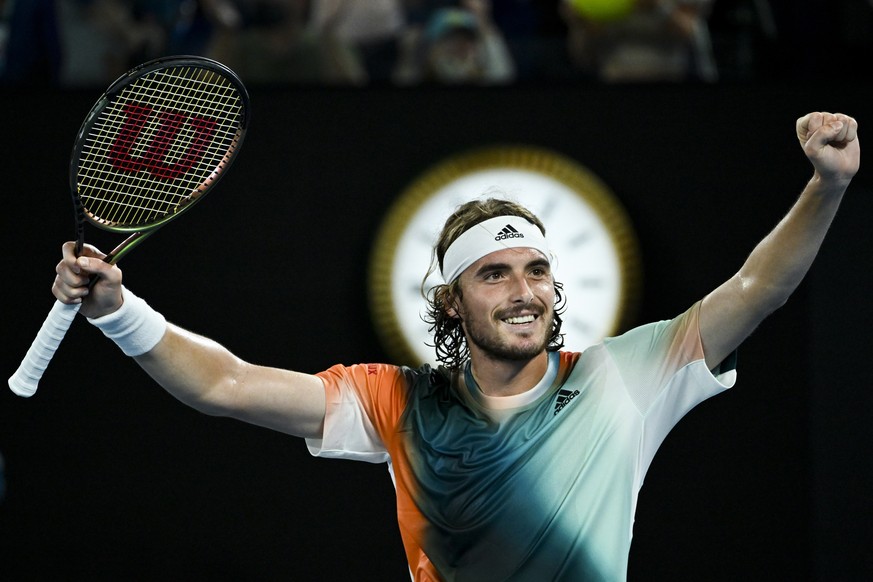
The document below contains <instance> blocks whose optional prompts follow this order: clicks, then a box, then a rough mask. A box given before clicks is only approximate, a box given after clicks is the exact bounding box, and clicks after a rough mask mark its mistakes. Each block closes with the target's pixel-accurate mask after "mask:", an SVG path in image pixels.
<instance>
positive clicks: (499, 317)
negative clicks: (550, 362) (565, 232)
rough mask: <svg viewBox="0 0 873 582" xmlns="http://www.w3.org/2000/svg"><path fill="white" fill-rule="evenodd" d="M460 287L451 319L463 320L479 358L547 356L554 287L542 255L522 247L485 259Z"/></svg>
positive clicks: (473, 352) (463, 276) (463, 278)
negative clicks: (545, 353)
mask: <svg viewBox="0 0 873 582" xmlns="http://www.w3.org/2000/svg"><path fill="white" fill-rule="evenodd" d="M459 284H460V290H461V293H460V297H459V298H457V299H456V302H455V308H454V309H453V310H451V311H452V312H453V313H450V315H456V316H458V317H459V318H460V319H461V325H462V327H463V329H464V334H465V336H466V338H467V344H468V345H469V347H470V355H471V356H472V357H473V358H474V359H476V358H488V359H492V360H511V361H523V360H530V359H532V358H534V357H536V356H538V355H540V354H542V353H544V352H545V349H546V346H547V345H548V341H549V335H550V333H551V330H552V321H553V318H554V305H555V285H554V279H553V277H552V272H551V269H550V266H549V261H548V259H547V258H546V257H545V256H544V255H543V254H542V253H541V252H540V251H537V250H535V249H531V248H527V247H521V248H511V249H504V250H501V251H495V252H493V253H490V254H488V255H485V256H484V257H482V258H481V259H479V260H478V261H476V262H475V263H473V264H472V265H470V266H469V267H468V268H467V269H466V270H465V271H464V272H463V273H462V274H461V276H460V279H459Z"/></svg>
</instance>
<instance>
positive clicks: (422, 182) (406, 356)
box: [370, 147, 639, 366]
mask: <svg viewBox="0 0 873 582" xmlns="http://www.w3.org/2000/svg"><path fill="white" fill-rule="evenodd" d="M487 197H498V198H508V199H510V200H513V201H516V202H519V203H521V204H522V205H524V206H526V207H527V208H528V209H530V210H531V211H532V212H533V213H534V214H536V215H537V216H538V217H539V218H540V220H541V221H542V222H543V224H544V225H545V227H546V239H547V241H548V243H549V246H550V248H551V249H552V253H553V255H554V256H555V261H554V263H553V272H554V276H555V280H556V281H558V282H560V283H563V285H564V291H563V293H564V297H565V300H566V303H567V307H566V310H565V311H564V314H563V316H562V317H563V320H564V324H563V327H562V333H564V334H565V335H564V343H565V349H568V350H572V351H581V350H583V349H585V348H586V347H588V346H590V345H592V344H594V343H596V342H598V341H599V340H600V339H602V338H603V337H605V336H608V335H612V334H614V333H615V332H617V331H618V330H619V329H620V327H621V326H622V325H623V324H624V323H626V321H627V318H628V316H629V311H630V309H631V306H632V304H633V303H635V301H636V298H637V297H636V295H637V290H638V283H639V260H638V252H637V247H636V238H635V237H634V235H633V230H632V228H631V226H630V223H629V222H628V219H627V217H626V216H625V214H624V211H623V209H622V207H621V205H620V204H619V203H618V201H617V200H616V199H615V197H614V196H613V195H612V194H611V192H610V191H609V190H608V189H607V188H606V186H605V185H603V183H602V182H600V180H598V179H597V178H596V177H595V176H593V174H591V173H590V172H589V171H588V170H587V169H585V168H584V167H582V166H581V165H579V164H577V163H575V162H573V161H571V160H569V159H567V158H565V157H563V156H561V155H559V154H556V153H554V152H550V151H547V150H541V149H535V148H518V147H503V148H500V147H498V148H491V149H487V150H477V151H475V152H471V153H469V154H466V155H461V156H458V157H456V158H452V159H450V160H448V161H446V162H444V163H443V164H439V165H437V166H435V167H434V168H433V169H432V170H431V171H430V172H428V173H426V174H425V175H424V176H422V177H421V178H420V179H419V180H417V181H416V182H414V183H413V184H412V186H410V188H408V189H407V190H406V191H405V192H404V193H403V194H402V195H401V196H400V198H399V199H398V200H397V202H396V203H395V205H394V207H393V208H392V209H391V210H390V211H389V213H388V215H387V217H386V220H385V222H384V224H383V227H382V229H381V231H380V234H379V236H378V238H377V241H376V245H375V247H374V251H373V255H372V263H371V270H370V273H371V285H370V293H371V297H370V300H371V307H372V310H373V315H374V321H375V324H376V326H377V331H378V333H379V335H380V337H381V339H382V341H383V343H384V345H385V348H386V349H387V351H388V352H389V354H390V355H391V356H392V357H393V358H394V360H395V361H396V362H397V363H399V364H406V365H412V366H415V365H418V364H421V363H424V362H427V363H430V364H435V363H436V360H435V356H434V349H433V347H432V346H430V345H428V344H432V336H431V333H430V332H429V330H428V326H427V324H426V323H425V322H424V321H422V316H423V315H424V314H425V312H426V302H425V300H424V298H423V297H422V294H421V290H422V279H423V278H424V276H425V274H426V273H427V271H428V269H429V267H430V264H431V254H432V249H433V246H434V244H435V242H436V240H437V237H438V236H439V232H440V230H441V229H442V226H443V223H444V222H445V220H446V218H447V217H448V216H449V215H450V214H451V213H452V212H453V211H454V209H455V208H456V207H457V206H458V205H460V204H463V203H464V202H467V201H469V200H472V199H475V198H487ZM442 282H443V281H442V277H441V276H440V275H439V273H438V272H437V273H435V274H433V275H431V276H429V277H428V279H427V281H426V282H425V289H429V288H431V287H433V286H435V285H437V284H440V283H442Z"/></svg>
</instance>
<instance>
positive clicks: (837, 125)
mask: <svg viewBox="0 0 873 582" xmlns="http://www.w3.org/2000/svg"><path fill="white" fill-rule="evenodd" d="M814 136H815V138H816V139H815V142H814V143H813V144H810V145H811V146H812V147H813V148H814V149H821V148H822V147H824V146H826V145H828V144H829V143H836V144H845V143H847V142H851V141H853V140H855V139H857V137H858V122H857V121H856V120H855V119H854V118H853V117H851V116H849V115H845V114H843V113H829V112H827V111H824V112H814V113H809V114H807V115H804V116H803V117H801V118H800V119H798V120H797V137H798V139H799V140H800V141H801V143H802V144H804V145H806V143H807V142H808V141H809V140H810V139H811V138H813V137H814Z"/></svg>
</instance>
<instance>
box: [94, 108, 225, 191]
mask: <svg viewBox="0 0 873 582" xmlns="http://www.w3.org/2000/svg"><path fill="white" fill-rule="evenodd" d="M151 115H152V108H151V107H149V106H148V105H141V104H139V103H128V104H126V105H125V106H124V116H125V117H124V125H122V127H121V130H120V131H119V132H118V136H117V137H116V138H115V142H113V144H112V147H111V148H110V149H109V154H108V155H107V157H108V158H109V161H110V162H111V163H112V167H113V168H115V169H116V170H118V171H119V172H127V173H138V172H142V171H147V172H149V173H150V174H151V175H152V176H154V177H155V178H158V179H161V180H175V179H176V178H179V177H180V176H183V175H185V174H186V173H187V172H188V170H190V169H191V168H192V167H193V166H194V164H196V163H197V162H198V161H199V160H200V158H202V157H203V154H204V152H205V151H206V148H207V147H208V146H209V143H210V142H211V141H212V137H213V136H214V135H215V124H216V121H215V120H214V119H212V118H209V117H197V116H193V115H192V116H191V117H187V116H186V115H184V114H182V113H177V112H173V111H160V112H158V122H159V126H158V130H157V131H156V132H155V134H154V136H153V137H152V141H151V143H149V145H148V148H147V149H146V150H145V152H144V153H143V154H142V155H141V156H133V155H131V153H130V151H131V149H132V148H133V146H134V144H135V143H136V141H137V139H138V138H139V136H140V133H142V130H143V127H145V124H146V122H147V121H148V120H149V117H151ZM186 122H187V123H188V125H189V126H190V127H191V131H192V132H193V136H192V137H191V142H190V144H189V145H188V148H187V149H186V150H185V152H184V153H183V154H182V155H181V156H180V157H179V158H178V160H177V161H175V162H173V163H167V161H166V157H167V153H168V152H169V151H170V148H171V147H172V146H173V142H174V141H176V138H177V137H178V136H179V132H180V131H182V128H183V127H184V125H185V123H186Z"/></svg>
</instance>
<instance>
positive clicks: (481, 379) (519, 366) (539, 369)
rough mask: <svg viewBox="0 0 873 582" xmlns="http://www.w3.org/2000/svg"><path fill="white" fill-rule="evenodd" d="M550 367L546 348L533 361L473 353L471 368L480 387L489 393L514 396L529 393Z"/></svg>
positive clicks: (489, 394) (490, 394) (483, 391)
mask: <svg viewBox="0 0 873 582" xmlns="http://www.w3.org/2000/svg"><path fill="white" fill-rule="evenodd" d="M548 367H549V356H548V353H547V352H545V351H543V352H541V353H540V354H539V355H537V356H534V357H533V358H531V359H530V360H521V361H515V360H505V359H496V358H491V357H488V356H485V355H481V354H472V357H471V359H470V371H471V372H472V374H473V378H474V379H475V380H476V384H477V385H478V386H479V390H480V391H481V392H482V394H485V395H487V396H513V395H515V394H521V393H523V392H527V391H528V390H530V389H531V388H533V387H534V386H536V385H537V383H538V382H539V381H540V380H542V378H543V376H544V375H545V373H546V370H547V369H548Z"/></svg>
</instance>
